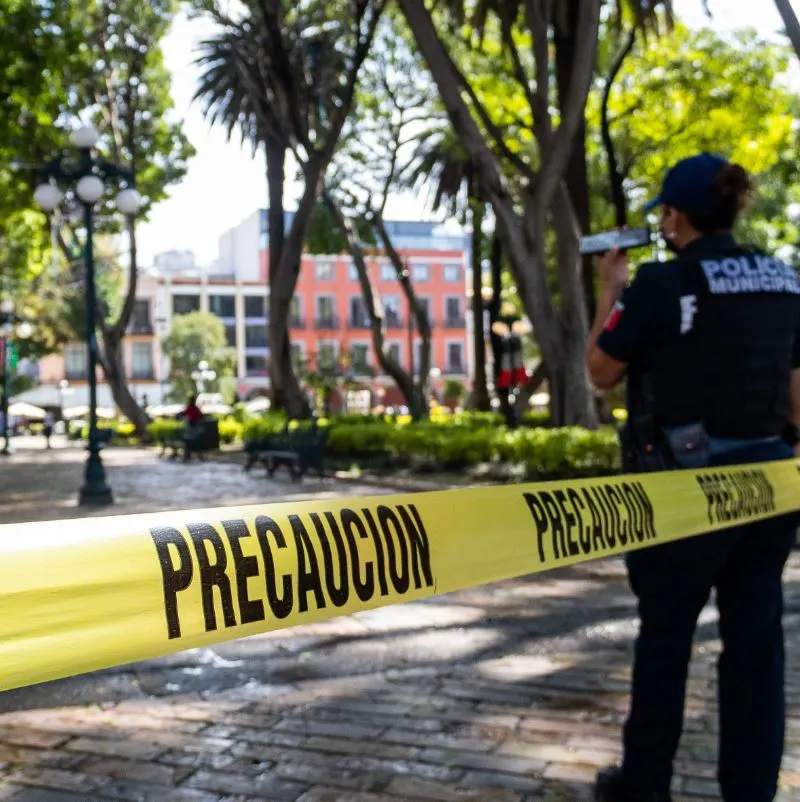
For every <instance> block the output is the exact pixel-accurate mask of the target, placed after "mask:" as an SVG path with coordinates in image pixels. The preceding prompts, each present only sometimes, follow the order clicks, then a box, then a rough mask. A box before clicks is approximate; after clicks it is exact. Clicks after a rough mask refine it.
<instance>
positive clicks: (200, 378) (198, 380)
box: [192, 359, 217, 393]
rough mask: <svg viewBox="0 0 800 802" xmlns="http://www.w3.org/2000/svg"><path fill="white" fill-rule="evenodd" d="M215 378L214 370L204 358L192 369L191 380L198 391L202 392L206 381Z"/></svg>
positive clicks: (204, 389)
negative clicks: (195, 368)
mask: <svg viewBox="0 0 800 802" xmlns="http://www.w3.org/2000/svg"><path fill="white" fill-rule="evenodd" d="M216 378H217V373H216V371H214V370H210V369H209V367H208V362H206V361H205V359H204V360H203V361H202V362H200V363H198V365H197V370H193V371H192V381H193V382H194V383H195V387H196V388H197V392H198V393H204V392H205V391H206V382H213V381H214V379H216Z"/></svg>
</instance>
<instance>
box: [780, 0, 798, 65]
mask: <svg viewBox="0 0 800 802" xmlns="http://www.w3.org/2000/svg"><path fill="white" fill-rule="evenodd" d="M775 5H776V6H777V7H778V13H779V14H780V15H781V19H782V20H783V26H784V28H786V35H787V36H788V37H789V39H790V40H791V42H792V47H794V52H795V53H797V56H798V58H800V22H798V20H797V14H795V13H794V9H793V8H792V3H791V0H775Z"/></svg>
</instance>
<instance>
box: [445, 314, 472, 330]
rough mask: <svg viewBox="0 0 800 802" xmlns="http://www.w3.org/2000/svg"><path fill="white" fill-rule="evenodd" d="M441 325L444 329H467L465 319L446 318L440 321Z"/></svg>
mask: <svg viewBox="0 0 800 802" xmlns="http://www.w3.org/2000/svg"><path fill="white" fill-rule="evenodd" d="M442 325H443V326H444V327H445V328H446V329H465V328H466V327H467V321H466V318H463V317H446V318H445V319H444V320H443V321H442Z"/></svg>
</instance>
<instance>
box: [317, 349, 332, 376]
mask: <svg viewBox="0 0 800 802" xmlns="http://www.w3.org/2000/svg"><path fill="white" fill-rule="evenodd" d="M335 367H336V343H320V344H319V351H317V370H326V371H331V370H333V369H334V368H335Z"/></svg>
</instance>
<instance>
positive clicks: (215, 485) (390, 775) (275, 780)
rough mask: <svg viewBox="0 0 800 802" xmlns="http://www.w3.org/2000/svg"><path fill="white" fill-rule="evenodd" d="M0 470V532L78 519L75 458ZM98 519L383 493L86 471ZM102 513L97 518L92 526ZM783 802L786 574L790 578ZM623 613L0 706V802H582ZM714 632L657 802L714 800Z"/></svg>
mask: <svg viewBox="0 0 800 802" xmlns="http://www.w3.org/2000/svg"><path fill="white" fill-rule="evenodd" d="M58 445H59V447H57V448H55V449H54V450H53V451H51V452H45V451H43V450H42V449H41V448H40V447H34V444H33V443H30V444H27V443H26V444H23V445H22V447H21V448H20V449H19V450H18V452H17V454H16V455H14V456H13V457H11V458H5V461H4V462H2V463H0V520H2V521H4V522H8V521H12V520H26V519H27V520H30V519H35V518H44V517H50V518H57V517H67V516H70V517H72V516H75V515H80V514H83V513H82V511H81V510H80V509H77V508H76V507H75V501H74V496H75V494H76V493H77V489H78V487H79V484H80V478H81V474H80V468H81V461H82V459H83V453H82V452H81V451H80V450H79V449H77V448H75V447H65V446H64V444H63V443H59V444H58ZM105 459H106V462H107V464H108V466H109V481H110V483H111V485H112V487H113V489H114V491H115V495H116V496H117V498H118V499H119V503H118V504H117V505H116V506H115V508H114V512H115V513H116V512H144V511H147V510H157V509H163V508H166V507H171V508H179V507H196V506H203V505H206V504H221V503H252V502H254V501H264V500H270V499H272V500H277V499H280V498H285V497H288V496H289V495H291V494H297V493H302V494H308V495H315V496H317V497H319V494H321V493H322V494H325V495H332V496H334V495H343V494H345V493H346V494H349V495H363V494H366V493H376V492H380V488H374V487H373V488H370V487H364V486H351V485H347V486H340V485H337V484H335V483H333V482H325V483H324V484H320V483H318V482H315V480H313V479H312V480H310V481H306V482H305V483H304V484H303V485H293V484H292V483H290V482H289V481H288V480H285V481H276V482H270V481H269V480H267V479H265V478H264V477H263V475H262V474H261V472H258V473H257V474H256V475H253V476H246V475H244V474H243V473H242V472H241V468H240V467H237V466H233V465H224V464H215V463H208V464H204V465H198V464H192V465H189V466H184V465H182V464H180V463H169V462H163V461H161V462H159V461H158V460H157V459H156V457H155V456H154V455H153V454H152V453H150V452H147V451H144V450H141V449H119V450H116V449H109V450H108V451H107V452H105ZM106 514H107V512H106ZM787 590H788V605H787V620H786V623H787V633H788V638H789V649H788V653H789V660H790V670H789V677H788V693H789V697H788V703H789V715H790V723H789V732H788V741H787V751H786V758H785V761H784V769H785V773H784V777H783V797H782V798H783V799H785V800H790V799H797V798H798V797H800V660H798V649H797V645H798V643H800V615H799V614H800V559H798V556H797V555H795V557H794V558H793V563H792V566H791V567H790V570H789V574H788V576H787ZM635 626H636V624H635V617H634V607H633V603H632V600H631V597H630V595H629V593H628V590H627V586H626V583H625V578H624V574H623V571H622V566H621V564H620V563H619V562H618V561H611V562H606V563H594V564H591V565H588V566H584V567H582V568H580V569H573V570H567V571H558V572H552V573H549V574H544V575H539V576H538V577H532V578H529V579H522V580H515V581H511V582H506V583H500V584H497V585H492V586H487V587H483V588H476V589H472V590H469V591H464V592H461V593H457V594H451V595H449V596H443V597H439V598H436V599H433V600H430V601H428V602H424V603H409V604H405V605H402V606H398V607H392V608H386V609H384V610H377V611H372V612H369V613H363V614H360V615H356V616H351V617H347V618H340V619H337V620H334V621H331V622H328V623H325V624H319V625H313V626H305V627H298V628H295V629H292V630H289V631H286V632H278V633H273V634H270V635H264V636H258V637H254V638H249V639H245V640H239V641H234V642H231V643H227V644H221V645H219V646H216V647H214V648H213V649H199V650H195V651H190V652H184V653H182V654H179V655H175V656H173V657H169V658H165V659H161V660H155V661H150V662H146V663H140V664H137V665H134V666H127V667H123V668H120V669H115V670H111V671H106V672H100V673H97V674H94V675H90V676H86V677H80V678H74V679H70V680H65V681H61V682H58V683H51V684H49V685H45V686H39V687H37V688H33V689H23V690H19V691H13V692H8V693H5V694H2V695H0V777H1V778H3V779H2V780H0V783H2V782H5V785H0V799H14V800H27V802H69V801H72V802H77V800H99V799H116V800H154V801H155V800H158V801H159V802H162V801H168V800H176V801H177V800H187V801H188V800H200V801H201V802H202V801H206V802H212V801H213V802H221V800H256V799H258V800H291V801H292V802H294V801H295V800H297V801H298V802H299V801H300V800H302V802H334V800H341V802H377V800H387V802H397V801H398V800H417V802H419V800H443V801H444V802H447V801H448V800H462V799H472V800H487V802H505V801H506V800H508V801H509V802H511V801H512V800H550V801H551V802H559V801H561V802H567V800H588V799H589V798H590V782H591V779H592V777H593V776H594V773H595V771H596V769H597V767H598V766H601V765H605V764H606V763H610V762H613V761H614V760H616V759H617V758H618V756H619V727H620V724H621V722H622V719H623V717H624V714H625V711H626V709H627V703H628V700H627V689H628V679H629V671H628V669H629V661H630V643H631V638H632V636H633V635H634V633H635ZM718 651H719V648H718V643H717V641H716V626H715V615H714V613H713V611H712V610H711V609H709V610H707V611H706V612H705V613H704V614H703V617H702V619H701V625H700V628H699V631H698V635H697V643H696V652H695V660H694V662H693V665H692V678H691V681H690V687H689V701H688V707H687V719H686V736H685V738H684V742H683V745H682V749H681V753H680V756H679V759H678V764H677V768H678V771H679V776H678V777H677V778H676V783H675V792H676V797H675V798H676V800H692V801H693V802H701V800H711V799H717V798H718V794H717V788H716V783H715V781H714V776H715V773H716V769H715V764H714V760H715V753H716V736H715V734H714V731H715V716H716V702H715V685H714V670H715V661H716V658H717V656H718Z"/></svg>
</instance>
